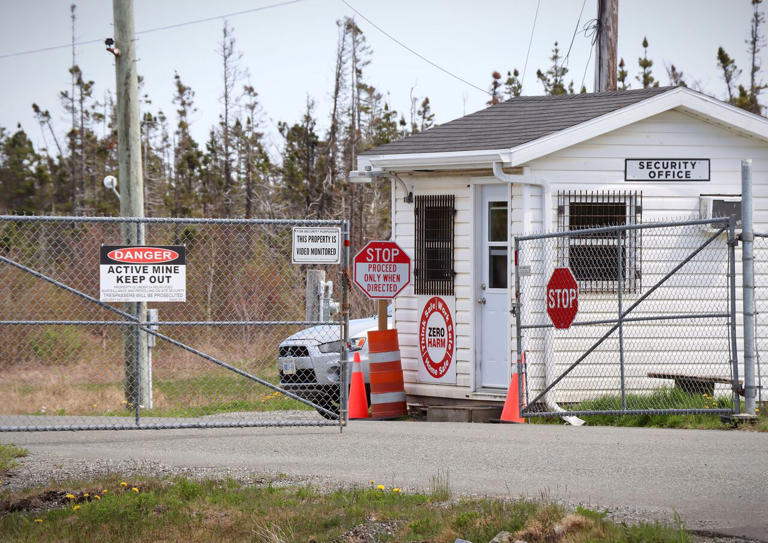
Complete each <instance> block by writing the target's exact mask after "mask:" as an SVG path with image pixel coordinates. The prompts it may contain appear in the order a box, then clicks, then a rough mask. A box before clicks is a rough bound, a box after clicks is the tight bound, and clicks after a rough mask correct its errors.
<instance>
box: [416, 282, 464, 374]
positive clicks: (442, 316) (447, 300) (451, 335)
mask: <svg viewBox="0 0 768 543" xmlns="http://www.w3.org/2000/svg"><path fill="white" fill-rule="evenodd" d="M418 301H419V313H418V315H419V359H420V364H419V366H418V367H419V382H420V383H433V384H438V385H455V384H456V297H455V296H419V298H418Z"/></svg>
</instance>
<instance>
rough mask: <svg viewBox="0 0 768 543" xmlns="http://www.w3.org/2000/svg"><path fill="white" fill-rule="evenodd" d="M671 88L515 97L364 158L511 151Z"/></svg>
mask: <svg viewBox="0 0 768 543" xmlns="http://www.w3.org/2000/svg"><path fill="white" fill-rule="evenodd" d="M671 88H672V87H656V88H650V89H638V90H627V91H610V92H598V93H591V94H563V95H558V96H518V97H517V98H512V99H511V100H507V101H506V102H502V103H500V104H496V105H495V106H491V107H489V108H486V109H483V110H481V111H477V112H475V113H472V114H470V115H466V116H464V117H461V118H459V119H456V120H453V121H450V122H447V123H445V124H442V125H440V126H437V127H435V128H432V129H430V130H427V131H425V132H422V133H420V134H415V135H413V136H409V137H407V138H403V139H401V140H399V141H395V142H392V143H386V144H384V145H380V146H378V147H374V148H373V149H370V150H368V151H365V152H364V153H361V154H363V155H374V154H375V155H389V154H409V153H439V152H447V151H481V150H496V149H511V148H513V147H517V146H518V145H522V144H523V143H527V142H529V141H533V140H536V139H538V138H541V137H543V136H546V135H548V134H552V133H553V132H558V131H560V130H564V129H566V128H569V127H571V126H575V125H577V124H580V123H583V122H585V121H588V120H590V119H594V118H595V117H600V116H601V115H605V114H606V113H610V112H612V111H616V110H617V109H621V108H624V107H627V106H631V105H632V104H635V103H637V102H641V101H643V100H645V99H647V98H650V97H652V96H656V95H658V94H661V93H664V92H667V91H669V90H670V89H671Z"/></svg>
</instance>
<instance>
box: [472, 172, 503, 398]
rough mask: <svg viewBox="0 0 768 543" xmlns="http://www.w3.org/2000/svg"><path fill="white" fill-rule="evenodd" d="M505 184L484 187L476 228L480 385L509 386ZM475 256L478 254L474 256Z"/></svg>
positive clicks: (482, 188)
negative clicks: (477, 234)
mask: <svg viewBox="0 0 768 543" xmlns="http://www.w3.org/2000/svg"><path fill="white" fill-rule="evenodd" d="M507 190H508V189H507V186H506V185H483V186H482V187H481V191H482V198H481V209H480V210H479V213H478V219H479V220H480V223H481V224H482V227H481V228H479V233H480V239H479V240H478V242H479V246H478V249H479V255H478V256H479V257H480V258H479V259H478V260H479V262H478V264H479V266H478V268H479V269H478V271H479V272H480V273H479V274H477V275H476V276H478V277H479V281H480V284H479V288H478V289H477V292H478V293H479V297H478V300H477V303H478V306H479V308H480V311H479V314H480V322H479V323H478V324H479V328H480V330H479V334H478V338H479V340H480V345H479V346H478V347H479V348H478V354H479V360H480V386H481V387H488V388H507V387H508V386H509V378H510V376H509V370H508V366H509V362H508V353H509V349H508V345H509V324H508V323H509V320H508V317H509V314H508V311H509V309H508V300H509V289H508V287H507V283H508V281H509V270H508V269H507V266H508V262H509V259H508V255H507V252H508V250H509V201H508V192H507ZM476 254H477V253H476Z"/></svg>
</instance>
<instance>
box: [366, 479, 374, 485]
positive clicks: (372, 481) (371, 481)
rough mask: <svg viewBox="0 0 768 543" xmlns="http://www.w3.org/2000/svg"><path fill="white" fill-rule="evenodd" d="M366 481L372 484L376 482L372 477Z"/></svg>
mask: <svg viewBox="0 0 768 543" xmlns="http://www.w3.org/2000/svg"><path fill="white" fill-rule="evenodd" d="M368 482H369V483H371V484H372V485H375V484H376V481H374V480H373V479H371V480H370V481H368Z"/></svg>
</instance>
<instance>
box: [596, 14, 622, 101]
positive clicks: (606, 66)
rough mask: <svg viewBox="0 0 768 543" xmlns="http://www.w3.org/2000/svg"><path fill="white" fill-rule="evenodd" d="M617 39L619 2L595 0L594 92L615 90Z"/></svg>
mask: <svg viewBox="0 0 768 543" xmlns="http://www.w3.org/2000/svg"><path fill="white" fill-rule="evenodd" d="M618 38H619V0H597V42H596V43H595V47H596V48H597V58H596V59H595V92H603V91H615V90H616V62H617V61H616V49H617V41H618Z"/></svg>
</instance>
